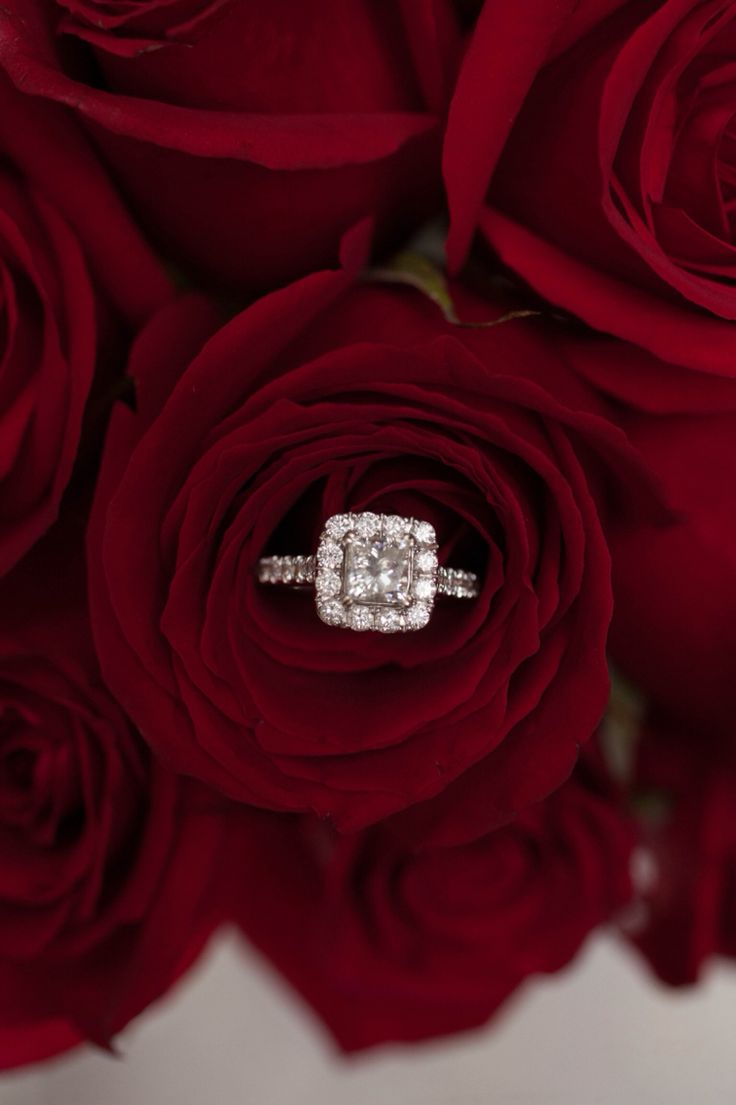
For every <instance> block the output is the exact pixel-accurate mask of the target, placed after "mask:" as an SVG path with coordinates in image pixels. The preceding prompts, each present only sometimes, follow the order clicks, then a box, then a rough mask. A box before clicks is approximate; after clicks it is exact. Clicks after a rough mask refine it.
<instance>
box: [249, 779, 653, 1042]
mask: <svg viewBox="0 0 736 1105" xmlns="http://www.w3.org/2000/svg"><path fill="white" fill-rule="evenodd" d="M255 839H258V841H259V847H258V848H257V849H256V848H254V847H252V846H251V848H250V849H249V851H248V852H247V853H246V857H245V859H244V861H243V863H244V868H245V869H246V870H247V871H248V873H249V877H250V878H251V879H252V880H253V882H254V883H257V885H258V886H259V893H258V894H250V893H244V894H243V898H242V903H241V907H240V922H241V925H242V927H243V930H244V932H245V934H246V935H247V936H248V938H249V939H250V940H252V941H253V942H254V943H255V944H256V946H258V947H260V948H261V949H262V950H263V951H264V952H265V953H266V954H267V955H268V956H269V958H270V959H272V960H273V962H274V963H275V964H276V966H277V967H278V968H279V969H280V970H281V971H283V973H284V974H285V975H286V977H287V978H288V979H289V980H290V981H291V983H292V984H293V985H294V986H295V987H296V988H297V989H298V990H299V991H300V992H301V994H302V995H303V996H304V997H305V998H306V1000H307V1001H308V1002H310V1003H311V1004H312V1005H313V1007H314V1008H315V1010H316V1011H317V1012H318V1014H319V1015H320V1016H321V1017H322V1018H323V1020H324V1021H325V1022H326V1024H327V1027H328V1028H329V1029H330V1031H331V1032H332V1033H333V1034H334V1036H335V1038H336V1039H337V1041H338V1043H339V1044H340V1045H341V1046H342V1047H343V1048H345V1049H346V1050H354V1049H357V1048H364V1047H369V1046H372V1045H375V1044H378V1043H383V1042H385V1041H388V1040H417V1039H425V1038H427V1037H431V1036H435V1035H439V1034H442V1033H449V1032H457V1031H460V1030H462V1029H467V1028H471V1027H475V1026H476V1025H479V1024H483V1023H484V1022H485V1021H486V1020H488V1018H489V1017H490V1016H491V1015H492V1014H493V1013H494V1012H495V1011H496V1010H497V1009H498V1007H499V1006H500V1005H501V1004H502V1003H503V1002H504V1000H505V999H506V998H507V997H508V996H509V995H510V994H511V993H512V992H513V991H514V990H515V989H516V988H517V987H518V986H519V984H520V982H521V981H522V980H524V979H525V978H528V977H529V976H530V975H533V974H537V973H540V972H552V971H557V970H560V968H561V967H563V966H564V965H565V964H566V963H567V962H568V961H569V960H570V959H571V958H572V957H573V955H574V954H575V953H576V952H577V950H578V948H579V947H580V945H581V943H582V942H583V940H584V939H585V938H586V937H587V935H588V934H589V933H590V932H591V931H592V930H593V929H594V928H596V927H597V926H598V925H600V924H603V923H605V922H606V921H608V920H609V919H610V918H612V917H613V916H615V915H616V913H617V911H618V910H619V909H620V908H621V907H622V906H623V905H624V903H626V902H627V901H628V899H629V895H630V885H629V875H628V870H629V857H630V853H631V847H632V843H633V834H632V831H631V829H630V828H629V827H628V826H627V825H626V823H625V821H624V819H623V818H622V817H621V814H620V812H619V811H618V810H617V808H616V805H615V803H614V802H612V801H611V799H610V797H608V796H606V795H603V794H601V793H598V792H596V791H595V790H594V789H588V787H587V785H586V783H583V782H581V780H580V779H576V780H575V781H571V782H569V783H567V784H566V785H565V786H564V787H562V788H561V789H560V790H559V791H558V792H557V793H556V794H554V795H553V796H551V797H550V798H548V799H547V801H546V802H544V803H543V804H542V805H539V806H534V807H532V808H530V809H528V810H527V811H525V813H524V814H523V815H521V816H520V817H519V818H518V819H517V820H516V821H514V822H513V824H511V825H509V826H508V827H506V828H504V829H499V830H498V831H497V832H495V833H492V834H490V835H489V836H485V837H481V838H480V839H478V840H476V841H475V842H473V843H472V844H467V845H464V846H461V847H454V848H423V849H409V848H407V847H406V846H405V844H404V843H403V842H402V841H401V840H400V839H397V838H395V837H393V836H392V834H391V833H390V832H389V831H387V830H386V829H382V828H380V827H379V828H376V829H373V830H368V831H366V832H364V833H359V834H357V835H355V836H350V837H342V838H340V837H330V835H329V834H328V833H327V832H326V831H325V829H324V826H321V825H319V824H315V823H312V822H310V821H299V822H292V823H291V824H290V823H289V822H288V821H281V822H280V821H279V820H278V819H277V818H276V817H273V816H272V817H270V818H268V817H267V816H266V815H264V816H263V820H262V823H261V825H260V827H259V829H258V833H257V837H256V835H255V834H254V841H255ZM274 872H279V877H278V878H276V877H274ZM294 917H298V918H299V939H298V940H297V939H294V938H293V935H292V931H291V930H292V925H293V918H294Z"/></svg>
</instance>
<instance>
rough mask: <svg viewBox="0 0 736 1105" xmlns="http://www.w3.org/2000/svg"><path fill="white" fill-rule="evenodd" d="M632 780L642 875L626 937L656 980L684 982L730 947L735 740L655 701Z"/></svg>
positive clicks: (734, 896) (731, 952)
mask: <svg viewBox="0 0 736 1105" xmlns="http://www.w3.org/2000/svg"><path fill="white" fill-rule="evenodd" d="M635 784H636V788H637V794H638V799H639V801H638V805H639V808H640V811H641V816H642V831H641V848H642V857H641V858H643V859H644V862H643V863H639V864H638V865H637V866H638V867H639V868H640V870H641V871H642V873H643V875H644V878H643V880H641V882H640V885H639V888H638V890H639V894H638V897H639V902H638V906H637V908H636V910H635V912H634V913H633V915H632V922H633V923H632V925H631V926H630V937H631V939H632V941H633V942H634V943H635V944H636V946H637V947H638V948H639V950H640V951H641V952H642V954H643V955H644V956H645V958H646V959H647V961H648V962H649V964H650V966H651V967H652V969H653V970H654V971H655V972H656V974H657V975H658V976H659V977H660V978H661V979H663V981H665V982H668V983H670V984H671V985H673V986H682V985H687V984H692V983H694V982H697V981H698V979H699V978H700V977H701V975H702V973H703V970H704V969H705V968H706V967H707V966H708V965H709V963H710V962H711V960H712V959H713V958H714V957H715V956H728V957H729V958H733V957H734V956H736V818H735V817H734V809H735V808H736V759H735V758H734V755H733V749H732V748H730V749H729V748H727V747H724V745H723V743H722V742H721V741H720V740H718V739H714V736H713V734H712V733H709V732H708V731H707V730H704V729H699V728H696V727H694V726H689V725H683V724H682V723H681V722H678V721H677V720H676V719H675V718H673V716H672V715H670V714H668V713H667V712H665V711H663V710H661V709H656V710H654V711H652V713H651V715H650V717H649V718H648V719H647V723H646V726H645V728H644V732H643V736H642V743H641V749H640V754H639V761H638V766H637V774H636V780H635ZM635 870H636V866H635Z"/></svg>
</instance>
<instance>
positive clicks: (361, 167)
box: [0, 0, 459, 291]
mask: <svg viewBox="0 0 736 1105" xmlns="http://www.w3.org/2000/svg"><path fill="white" fill-rule="evenodd" d="M70 6H71V5H70V4H69V3H65V4H61V3H58V4H56V3H51V4H45V3H41V2H40V0H8V3H7V4H6V5H4V8H3V11H2V13H0V32H2V34H0V65H4V66H5V68H6V69H7V72H8V73H9V74H10V76H11V77H12V79H13V80H14V81H15V82H16V83H17V84H18V85H19V87H22V88H23V90H24V91H26V92H29V93H32V94H34V95H39V96H43V97H47V98H50V99H53V100H58V101H59V102H61V103H66V104H69V105H70V106H72V107H73V108H74V109H75V110H76V111H77V112H78V113H79V115H80V116H81V117H82V118H84V119H85V120H86V121H87V122H88V123H89V125H90V129H91V131H92V133H93V134H94V136H95V138H96V139H97V141H98V142H99V143H100V145H101V147H102V148H103V150H104V153H105V157H106V159H107V160H108V161H109V163H110V164H111V165H113V166H114V169H115V173H116V175H117V177H118V179H119V180H120V181H121V183H122V184H124V186H125V190H126V192H127V194H128V196H129V197H130V200H131V201H132V203H133V205H134V207H135V210H136V213H137V214H138V216H139V217H140V219H141V220H142V221H143V222H144V223H145V225H146V226H147V227H148V228H149V229H150V231H151V234H152V235H155V236H156V238H157V239H158V241H159V242H160V243H161V245H162V247H163V249H164V251H165V252H166V253H167V254H168V255H170V256H171V257H172V258H173V259H174V260H176V261H179V262H182V263H185V264H187V265H190V266H193V268H194V269H195V271H196V272H197V274H201V275H204V276H206V277H209V278H212V279H213V280H215V281H216V282H218V283H223V282H224V283H229V284H232V285H235V286H236V287H237V288H238V290H239V291H242V290H243V289H245V290H255V291H258V290H263V289H265V288H269V287H274V286H276V285H280V284H282V283H284V282H286V281H287V280H290V279H292V278H294V277H295V276H300V275H302V274H304V273H306V272H308V271H310V270H311V269H313V268H316V267H319V266H321V265H326V264H332V263H334V261H335V259H336V257H337V252H338V246H339V240H340V236H341V234H342V233H343V232H344V231H346V230H347V229H348V228H349V227H350V226H352V225H353V224H354V223H355V222H356V221H357V220H358V219H360V218H361V217H363V216H371V217H373V218H374V219H375V221H376V223H377V225H378V227H379V233H380V240H381V242H382V243H383V244H384V245H385V244H386V242H391V241H393V240H394V239H395V238H396V237H397V236H402V237H403V236H404V235H405V234H406V233H407V231H408V230H410V229H411V227H413V226H416V225H418V224H419V223H420V222H421V221H422V220H423V219H424V218H425V217H426V216H427V215H428V214H431V213H433V212H434V211H435V210H439V208H440V207H441V202H442V193H441V179H440V147H441V129H442V123H443V120H444V113H445V110H446V104H447V99H448V95H449V88H450V85H451V77H452V74H453V72H454V69H455V64H456V57H457V54H458V47H459V36H458V33H457V31H456V28H455V26H454V14H453V11H452V5H451V3H450V0H439V2H427V0H421V2H419V3H402V4H382V5H378V6H376V5H375V4H372V3H366V2H365V0H329V2H328V0H279V2H278V3H276V4H273V3H272V4H268V5H262V4H257V3H227V4H223V5H220V6H219V7H218V10H217V11H216V12H214V13H213V12H212V8H213V0H201V2H200V3H199V4H193V3H189V4H188V5H187V6H186V11H184V10H183V7H182V4H181V2H179V3H173V4H172V3H170V4H161V3H160V2H159V0H148V2H147V3H143V4H136V5H135V13H136V17H137V21H136V22H134V21H132V15H131V18H130V19H127V20H126V19H122V18H118V17H116V18H115V19H113V20H111V19H110V15H109V11H110V5H109V4H106V3H103V2H102V0H96V2H95V0H86V2H85V3H84V4H81V3H76V4H74V15H73V17H71V18H70V15H71V13H70V10H69V9H70ZM115 7H116V8H119V7H120V5H115ZM187 16H189V17H190V24H189V31H186V30H185V31H184V32H183V35H182V24H181V20H182V19H183V18H184V19H186V18H187ZM208 16H209V17H212V18H206V17H208ZM138 17H139V18H138ZM192 20H193V21H194V25H192V23H191V21H192ZM90 25H93V26H94V27H95V32H94V34H93V35H90V33H89V27H90ZM136 27H138V29H139V31H140V33H141V34H143V35H144V37H145V39H146V41H147V43H148V44H147V45H145V46H142V47H141V49H142V51H143V52H140V51H135V52H133V53H131V51H130V49H129V45H130V36H131V35H133V36H135V33H136ZM60 32H61V33H62V34H61V38H59V33H60ZM190 32H191V33H190ZM80 34H81V38H82V42H81V43H80V38H79V37H78V36H79V35H80ZM173 39H177V40H178V39H181V40H180V41H176V42H173ZM163 42H169V43H170V45H168V46H167V48H166V49H151V48H149V46H155V45H158V44H160V43H163ZM73 45H75V46H77V47H79V49H72V48H71V47H72V46H73ZM154 182H155V184H154Z"/></svg>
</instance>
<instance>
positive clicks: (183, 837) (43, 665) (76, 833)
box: [0, 527, 227, 1067]
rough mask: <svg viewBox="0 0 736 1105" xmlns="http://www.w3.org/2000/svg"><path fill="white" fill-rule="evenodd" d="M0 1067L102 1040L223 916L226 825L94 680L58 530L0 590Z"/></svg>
mask: <svg viewBox="0 0 736 1105" xmlns="http://www.w3.org/2000/svg"><path fill="white" fill-rule="evenodd" d="M0 609H2V622H0V1067H12V1066H18V1065H20V1064H23V1063H28V1062H32V1061H35V1060H38V1059H40V1058H43V1057H45V1056H47V1055H51V1054H54V1053H56V1052H58V1051H62V1050H65V1049H66V1048H69V1047H71V1046H72V1045H74V1044H75V1043H77V1042H80V1041H82V1040H84V1039H89V1040H92V1041H94V1042H95V1043H98V1044H100V1045H102V1046H109V1041H110V1039H111V1037H112V1036H113V1035H114V1034H115V1033H116V1032H118V1031H119V1030H120V1029H121V1028H123V1026H124V1025H125V1024H127V1022H128V1021H129V1020H130V1019H131V1018H132V1017H134V1016H135V1015H136V1014H138V1013H139V1012H140V1011H141V1010H142V1009H143V1008H144V1007H145V1006H147V1005H148V1004H149V1003H150V1002H151V1001H153V1000H154V999H155V998H157V997H158V996H159V995H160V994H161V993H163V991H164V990H166V989H167V988H168V987H169V986H170V985H171V984H172V982H174V980H175V979H176V978H178V977H179V976H180V975H181V973H182V972H183V971H184V970H185V969H186V968H187V967H188V965H189V964H190V963H191V962H192V960H193V959H194V957H195V956H196V955H197V954H198V952H199V951H200V949H201V948H202V946H203V944H204V942H205V940H206V939H207V937H208V936H209V934H210V932H211V931H212V929H213V927H214V925H215V924H216V923H217V922H218V921H219V920H220V919H221V916H222V912H223V910H224V903H225V898H224V896H223V894H224V892H225V889H226V885H225V883H226V878H225V874H224V864H225V861H226V852H225V851H224V849H223V845H224V842H225V841H226V839H227V830H226V823H225V819H224V817H223V816H221V815H220V814H218V813H217V812H215V809H214V802H213V800H212V798H211V796H210V795H207V794H205V793H204V792H203V791H201V790H200V788H198V787H197V786H196V785H195V784H192V783H191V781H186V780H179V779H177V778H176V777H175V776H174V775H172V774H171V773H170V772H169V771H168V770H167V769H165V768H164V767H162V766H161V765H159V764H157V763H156V761H155V760H154V759H153V758H152V756H151V753H150V750H149V749H148V747H147V746H146V745H145V744H144V742H143V741H141V739H140V738H139V736H138V734H137V733H136V732H135V730H134V728H133V726H132V725H131V724H130V722H129V721H128V719H127V718H126V717H125V715H124V714H123V712H122V711H121V709H120V707H119V706H118V705H117V704H116V703H115V701H114V700H113V699H112V698H111V696H110V694H109V692H108V691H107V689H106V687H105V686H104V685H103V684H102V681H101V679H100V676H99V672H98V669H97V666H96V660H95V656H94V651H93V647H92V642H91V638H90V635H89V627H88V622H87V614H86V610H85V602H84V577H83V557H82V551H81V549H80V548H78V547H76V545H75V544H74V543H73V542H71V541H69V540H68V539H67V537H66V535H64V536H63V539H62V540H60V538H59V530H58V527H57V528H56V529H55V530H54V532H53V533H52V534H51V535H50V536H49V538H47V539H46V540H45V541H44V542H42V543H41V544H40V545H39V546H38V547H37V549H36V550H34V552H33V553H32V554H31V555H30V556H29V557H28V558H27V559H26V560H25V561H24V562H23V564H22V565H20V566H19V567H18V568H16V569H15V571H14V572H13V573H11V575H10V576H8V577H7V578H6V579H5V580H4V581H3V583H2V585H1V586H0Z"/></svg>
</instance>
